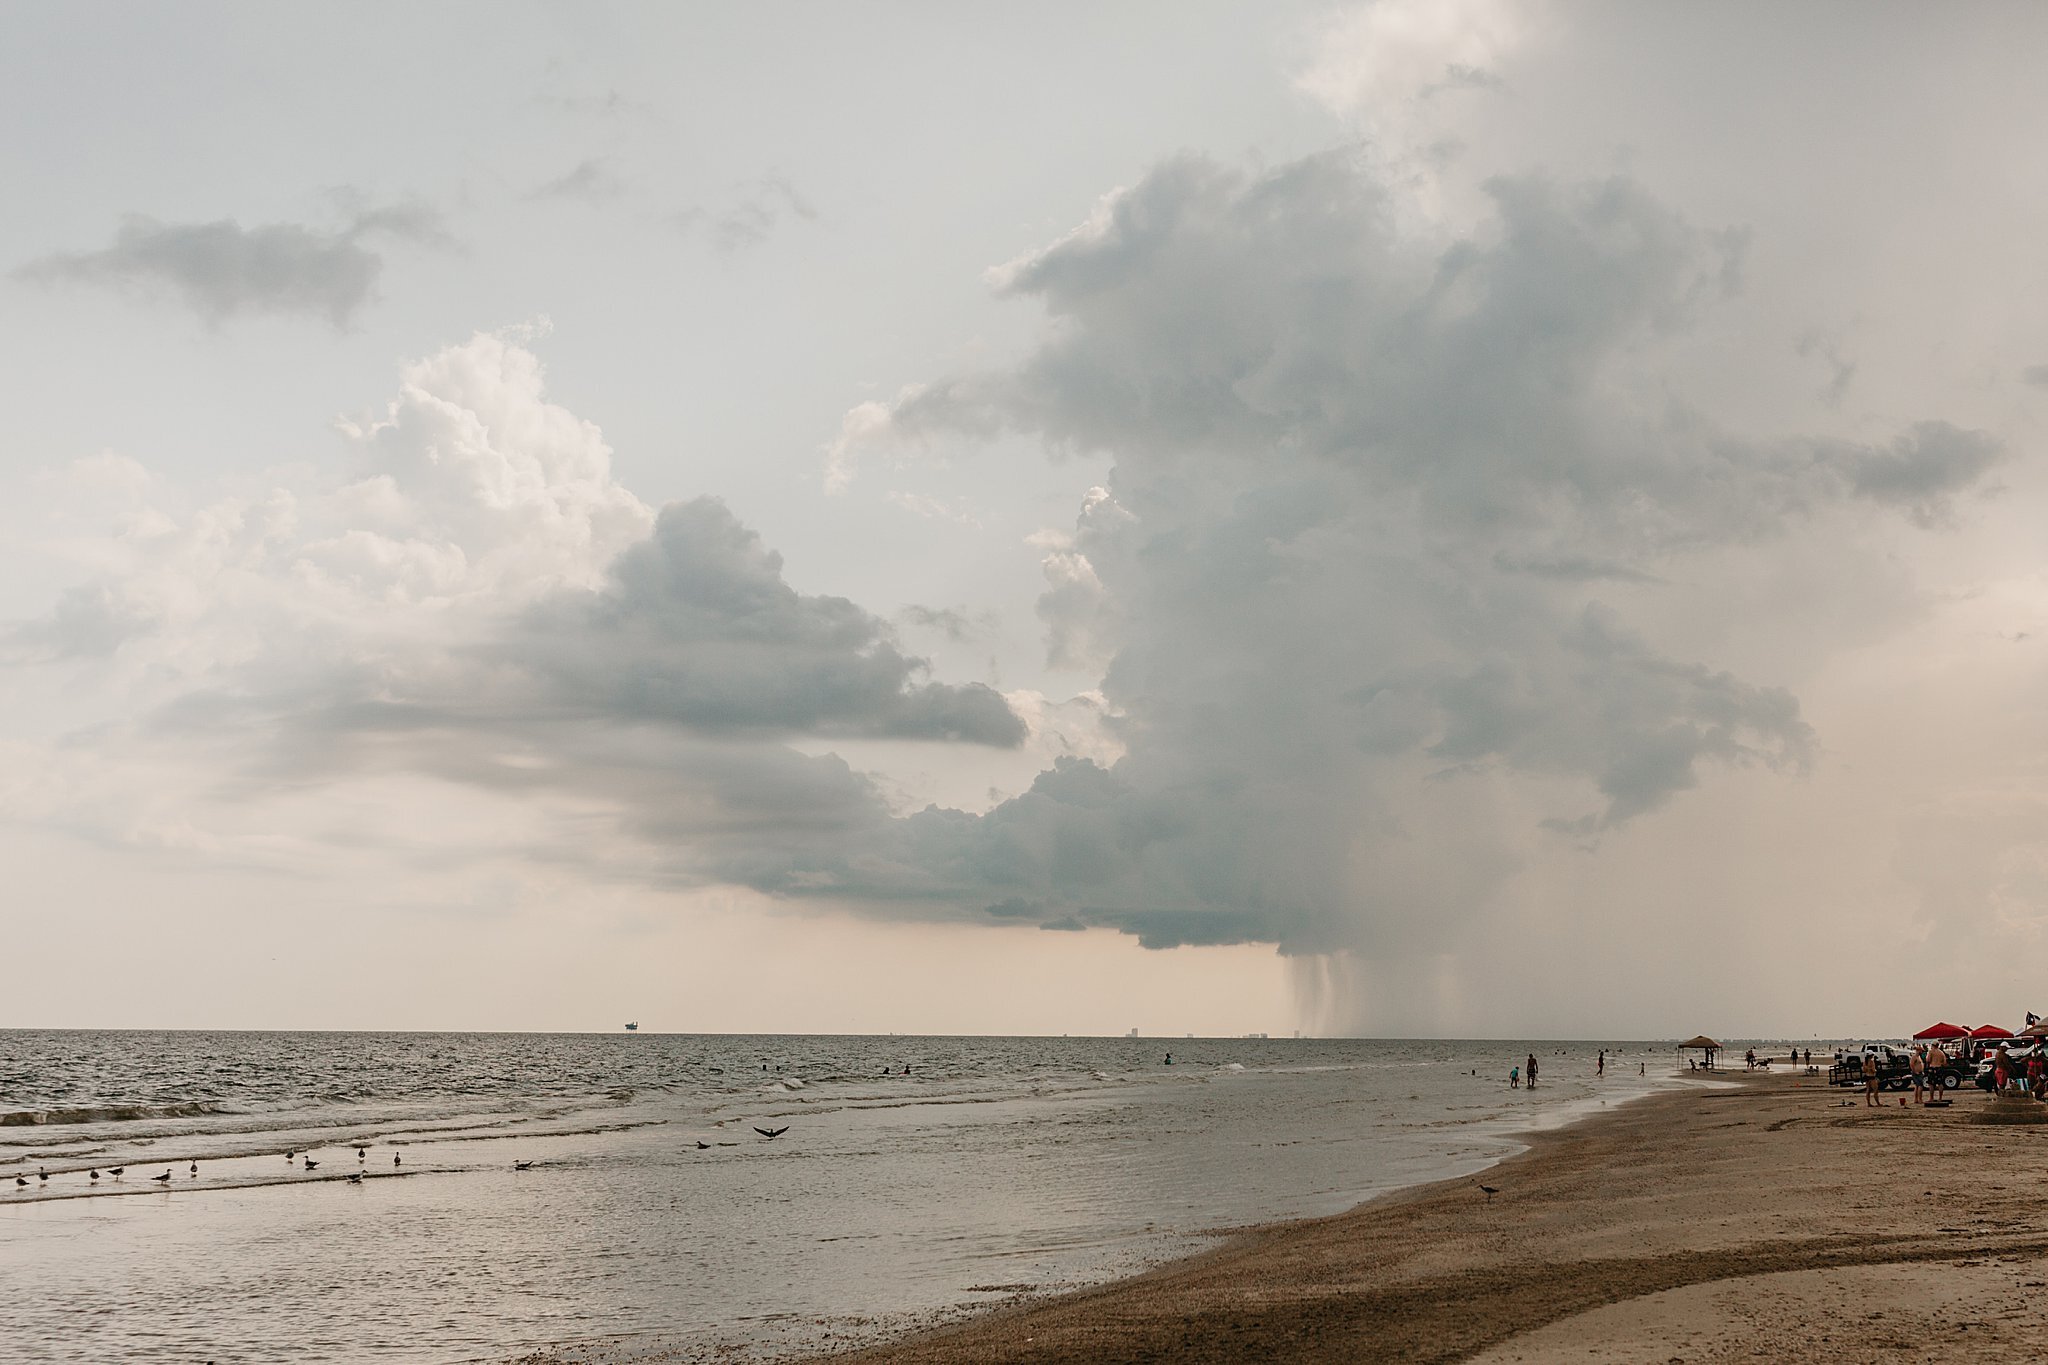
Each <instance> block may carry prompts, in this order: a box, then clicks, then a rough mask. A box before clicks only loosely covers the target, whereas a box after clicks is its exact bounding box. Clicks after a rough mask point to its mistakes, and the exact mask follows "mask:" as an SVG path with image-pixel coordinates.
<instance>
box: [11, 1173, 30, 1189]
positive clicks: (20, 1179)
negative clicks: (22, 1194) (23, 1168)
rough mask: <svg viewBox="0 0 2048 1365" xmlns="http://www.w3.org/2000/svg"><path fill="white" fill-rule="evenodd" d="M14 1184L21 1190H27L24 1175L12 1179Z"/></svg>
mask: <svg viewBox="0 0 2048 1365" xmlns="http://www.w3.org/2000/svg"><path fill="white" fill-rule="evenodd" d="M14 1183H15V1184H16V1185H19V1186H20V1187H21V1188H22V1189H27V1188H28V1177H27V1176H25V1175H18V1176H16V1177H14Z"/></svg>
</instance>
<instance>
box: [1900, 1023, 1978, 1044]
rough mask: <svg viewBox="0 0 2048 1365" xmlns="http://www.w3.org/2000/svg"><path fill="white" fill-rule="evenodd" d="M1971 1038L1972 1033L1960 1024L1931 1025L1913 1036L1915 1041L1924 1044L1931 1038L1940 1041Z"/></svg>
mask: <svg viewBox="0 0 2048 1365" xmlns="http://www.w3.org/2000/svg"><path fill="white" fill-rule="evenodd" d="M1969 1036H1970V1031H1969V1030H1968V1029H1966V1028H1964V1027H1963V1026H1962V1025H1960V1024H1929V1025H1928V1026H1927V1027H1926V1028H1924V1029H1921V1030H1920V1031H1919V1032H1918V1033H1916V1034H1914V1035H1913V1041H1914V1042H1916V1043H1924V1042H1926V1041H1927V1040H1929V1039H1930V1038H1931V1039H1935V1040H1937V1041H1938V1040H1940V1039H1943V1038H1967V1037H1969Z"/></svg>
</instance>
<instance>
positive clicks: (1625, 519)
mask: <svg viewBox="0 0 2048 1365" xmlns="http://www.w3.org/2000/svg"><path fill="white" fill-rule="evenodd" d="M0 31H4V33H5V37H6V41H4V42H0V121H4V124H5V126H7V127H9V128H10V129H13V130H15V135H14V136H13V137H10V138H8V139H5V140H4V141H0V176H4V179H5V183H6V184H8V185H9V186H10V187H12V190H13V193H12V194H10V196H9V198H10V211H9V213H8V214H6V215H5V216H4V217H0V374H4V375H5V379H4V381H0V397H4V400H5V404H6V408H7V413H8V418H9V420H8V421H7V423H6V427H5V434H4V435H0V698H4V699H5V702H6V705H5V706H4V707H0V872H4V883H5V889H4V891H0V930H4V932H0V941H4V945H5V946H4V949H0V951H4V953H5V960H6V961H7V963H8V966H9V970H8V972H7V976H8V978H9V988H8V990H7V991H6V992H4V993H0V1026H29V1027H32V1026H49V1027H218V1028H480V1029H616V1028H617V1027H619V1025H620V1024H621V1023H623V1022H625V1021H626V1020H629V1019H632V1020H637V1021H639V1022H640V1024H641V1026H642V1028H643V1029H649V1030H659V1031H686V1030H687V1031H732V1032H753V1031H804V1032H891V1031H894V1032H926V1033H946V1032H969V1033H1054V1034H1056V1033H1066V1032H1072V1033H1123V1032H1125V1031H1126V1030H1128V1029H1133V1028H1135V1029H1137V1030H1139V1031H1140V1032H1141V1033H1144V1034H1149V1035H1154V1036H1169V1037H1179V1036H1181V1035H1183V1034H1188V1033H1193V1034H1203V1035H1216V1034H1223V1035H1228V1034H1240V1033H1246V1032H1271V1033H1273V1034H1275V1035H1284V1034H1287V1033H1290V1032H1292V1031H1293V1030H1296V1029H1300V1030H1303V1031H1305V1032H1308V1033H1312V1034H1358V1035H1366V1036H1394V1037H1401V1036H1416V1037H1428V1036H1468V1037H1508V1038H1516V1037H1589V1038H1626V1037H1661V1036H1684V1035H1689V1034H1691V1033H1695V1032H1698V1031H1701V1030H1705V1031H1708V1032H1714V1033H1720V1034H1732V1035H1738V1036H1743V1035H1746V1036H1793V1037H1813V1036H1819V1037H1822V1038H1836V1037H1849V1036H1861V1035H1876V1036H1894V1035H1898V1034H1901V1033H1909V1032H1911V1031H1913V1030H1914V1029H1916V1028H1918V1027H1920V1026H1922V1025H1924V1024H1926V1023H1928V1022H1930V1021H1932V1020H1933V1019H1934V1018H1936V1017H1942V1018H1951V1019H1954V1020H1956V1021H1957V1022H1963V1023H1970V1024H1974V1023H1978V1022H1985V1021H1995V1022H2003V1023H2006V1024H2013V1023H2015V1022H2017V1019H2018V1016H2019V1015H2020V1013H2021V1012H2022V1011H2024V1010H2026V1009H2029V1008H2031V1009H2036V1010H2040V1009H2043V997H2042V996H2041V994H2040V987H2039V985H2038V982H2037V981H2036V979H2035V978H2036V973H2034V972H2033V971H2032V970H2031V964H2032V963H2034V962H2035V961H2037V960H2039V959H2040V957H2041V955H2042V953H2043V952H2044V951H2048V936H2044V933H2043V927H2044V910H2048V743H2044V741H2048V717H2044V714H2043V705H2042V698H2043V697H2044V696H2048V688H2044V683H2048V660H2044V655H2043V652H2042V651H2043V648H2044V643H2048V634H2044V631H2048V583H2044V579H2043V572H2042V566H2043V562H2044V560H2043V550H2044V545H2043V540H2044V533H2043V531H2042V529H2041V528H2042V527H2044V526H2048V515H2044V514H2048V477H2044V476H2048V467H2044V459H2048V452H2044V451H2043V449H2042V440H2041V437H2042V424H2043V418H2044V415H2048V315H2044V314H2043V313H2042V312H2041V311H2040V310H2039V309H2038V308H2035V307H2032V306H2030V304H2031V302H2032V301H2033V300H2037V299H2039V298H2041V297H2043V296H2044V294H2048V288H2044V287H2048V254H2044V253H2043V251H2042V249H2041V247H2040V245H2039V244H2040V243H2041V242H2042V241H2044V240H2048V163H2044V162H2043V161H2042V160H2041V158H2040V157H2039V155H2038V144H2039V140H2040V132H2041V130H2042V129H2043V128H2048V89H2044V88H2043V86H2042V84H2041V82H2040V81H2039V80H2038V79H2036V66H2037V63H2036V62H2035V61H2034V60H2032V54H2035V53H2038V52H2039V51H2040V50H2041V45H2042V43H2043V41H2044V40H2048V12H2044V11H2042V10H2041V9H2039V8H2038V7H2031V6H2022V5H1978V6H1961V7H1943V8H1941V9H1939V10H1934V9H1929V8H1926V7H1919V6H1907V5H1866V4H1858V5H1845V4H1827V3H1816V4H1808V5H1802V6H1797V7H1763V6H1756V7H1743V6H1706V5H1694V6H1677V5H1669V6H1640V5H1623V4H1597V3H1579V4H1572V5H1552V4H1545V3H1540V0H1524V2H1520V3H1496V2H1494V0H1431V2H1430V3H1423V2H1422V0H1378V3H1370V4H1365V5H1358V6H1335V7H1333V6H1329V5H1326V4H1319V3H1318V4H1260V5H1227V4H1216V5H1204V6H1197V7H1192V8H1190V7H1188V6H1185V5H1179V4H1163V3H1162V4H1144V3H1131V4H1125V5H1119V6H1039V7H1031V8H1029V9H1028V10H1027V9H1017V10H1002V9H990V8H987V7H967V8H961V7H941V6H933V5H918V4H876V5H865V6H817V5H777V4H759V5H748V6H726V7H713V6H655V5H577V6H573V7H572V6H565V5H553V4H542V5H532V4H528V5H493V6H490V7H484V6H480V5H477V6H465V5H445V6H436V7H432V8H430V9H427V10H424V11H421V10H419V9H417V8H416V7H399V6H396V5H375V4H367V5H361V6H351V7H349V8H347V9H346V10H318V9H315V8H313V7H307V6H282V7H281V6H271V5H229V4H208V5H199V6H177V7H172V6H160V7H149V6H143V7H137V6H130V5H112V4H90V3H88V4H80V5H70V6H63V7H30V6H16V7H12V8H10V9H8V10H7V11H6V12H5V13H4V14H0Z"/></svg>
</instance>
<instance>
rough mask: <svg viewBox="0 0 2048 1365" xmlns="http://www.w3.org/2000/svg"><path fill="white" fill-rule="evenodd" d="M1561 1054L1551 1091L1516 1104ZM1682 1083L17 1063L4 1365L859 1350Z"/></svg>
mask: <svg viewBox="0 0 2048 1365" xmlns="http://www.w3.org/2000/svg"><path fill="white" fill-rule="evenodd" d="M1602 1046H1605V1047H1607V1048H1608V1049H1609V1065H1608V1068H1607V1074H1606V1075H1605V1076H1604V1077H1603V1076H1598V1075H1596V1074H1595V1059H1596V1054H1597V1051H1598V1049H1599V1048H1600V1047H1602ZM1532 1052H1533V1053H1534V1054H1535V1055H1536V1056H1537V1057H1538V1059H1539V1061H1540V1063H1541V1080H1542V1084H1541V1086H1540V1087H1539V1088H1538V1089H1537V1090H1535V1091H1534V1092H1530V1091H1528V1090H1511V1089H1509V1088H1508V1084H1507V1075H1508V1068H1509V1067H1510V1066H1513V1065H1518V1064H1520V1063H1521V1062H1522V1060H1523V1058H1524V1057H1525V1056H1526V1055H1527V1054H1529V1053H1532ZM1169 1054H1170V1055H1171V1057H1172V1062H1171V1064H1170V1065H1169V1064H1168V1062H1167V1060H1166V1058H1167V1057H1168V1055H1169ZM1673 1058H1674V1054H1673V1053H1672V1052H1671V1050H1670V1045H1669V1044H1650V1043H1631V1042H1622V1043H1619V1044H1600V1043H1587V1042H1501V1043H1484V1042H1462V1041H1461V1042H1407V1041H1400V1042H1386V1041H1364V1040H1321V1039H1214V1038H1183V1039H1169V1038H934V1037H910V1036H905V1037H894V1036H891V1037H820V1036H802V1037H790V1036H780V1037H748V1036H734V1035H656V1034H626V1033H619V1034H610V1035H597V1034H504V1033H480V1034H458V1033H199V1032H179V1033H158V1032H125V1031H124V1032H91V1031H34V1030H14V1031H0V1286H4V1287H5V1292H4V1293H0V1359H4V1360H6V1361H8V1362H15V1361H22V1362H30V1361H36V1362H40V1361H93V1362H108V1361H178V1362H202V1361H213V1362H217V1363H218V1365H229V1362H256V1361H263V1362H274V1361H279V1360H291V1361H308V1362H312V1361H337V1362H361V1361H388V1362H403V1363H405V1365H413V1363H415V1362H417V1363H418V1365H445V1363H448V1362H461V1361H505V1360H511V1359H514V1358H517V1357H519V1356H521V1355H526V1354H530V1353H534V1352H537V1351H544V1350H545V1351H552V1352H554V1353H555V1354H556V1355H557V1356H558V1357H559V1358H560V1359H563V1360H596V1359H603V1360H620V1359H630V1358H631V1357H633V1356H634V1355H636V1354H651V1353H656V1352H661V1353H664V1358H666V1359H674V1360H681V1361H693V1360H703V1361H713V1360H716V1361H737V1362H748V1361H762V1360H770V1359H776V1358H780V1357H783V1356H787V1355H790V1354H794V1353H804V1352H812V1351H817V1350H821V1349H826V1348H839V1347H845V1346H850V1345H854V1344H858V1343H864V1342H868V1341H872V1340H875V1339H877V1338H879V1337H883V1336H887V1335H890V1334H894V1333H899V1332H902V1331H905V1330H908V1329H911V1328H914V1327H917V1326H921V1325H924V1324H928V1323H931V1322H935V1321H941V1320H945V1319H946V1318H948V1317H950V1316H954V1315H957V1314H960V1313H963V1312H968V1311H972V1309H973V1308H975V1307H977V1306H983V1305H987V1304H990V1303H995V1302H1002V1301H1004V1300H1006V1299H1007V1298H1009V1297H1011V1296H1014V1295H1018V1294H1041V1293H1048V1292H1053V1291H1056V1290H1059V1289H1064V1288H1069V1287H1073V1286H1077V1285H1082V1284H1087V1283H1091V1282H1096V1281H1100V1280H1103V1279H1107V1278H1111V1277H1114V1276H1117V1275H1121V1274H1126V1273H1130V1272H1132V1271H1135V1270H1138V1269H1142V1268H1143V1267H1145V1266H1147V1265H1151V1264H1156V1263H1157V1262H1159V1261H1162V1260H1165V1259H1169V1258H1171V1257H1175V1256H1180V1255H1185V1254H1188V1253H1191V1252H1194V1251H1198V1250H1201V1249H1203V1248H1204V1247H1207V1246H1210V1245H1213V1244H1214V1241H1215V1239H1216V1238H1218V1237H1219V1236H1222V1235H1224V1234H1226V1233H1227V1232H1228V1231H1229V1230H1230V1229H1231V1228H1233V1227H1241V1226H1244V1225H1246V1224H1251V1223H1258V1222H1266V1221H1270V1220H1273V1219H1280V1218H1297V1217H1305V1216H1313V1215H1320V1214H1329V1213H1336V1212H1339V1211H1341V1210H1343V1209H1346V1208H1349V1207H1351V1206H1352V1205H1354V1204H1357V1203H1359V1202H1360V1201H1362V1200H1364V1199H1367V1198H1369V1197H1371V1196H1373V1195H1374V1194H1378V1193H1382V1192H1384V1191H1387V1190H1390V1189H1394V1188H1398V1187H1401V1186H1404V1185H1410V1184H1415V1183H1419V1182H1422V1181H1427V1180H1434V1179H1439V1178H1443V1177H1447V1176H1453V1175H1458V1174H1461V1173H1471V1172H1476V1171H1478V1170H1481V1169H1483V1168H1484V1167H1485V1166H1487V1165H1489V1164H1491V1163H1492V1162H1494V1161H1496V1160H1498V1159H1499V1158H1501V1157H1502V1156H1505V1155H1508V1154H1510V1153H1512V1152H1513V1151H1515V1150H1517V1143H1516V1141H1515V1134H1516V1133H1518V1132H1526V1131H1528V1130H1530V1129H1532V1128H1537V1127H1542V1126H1546V1125H1552V1124H1558V1123H1564V1122H1568V1121H1570V1120H1571V1119H1573V1118H1575V1117H1577V1116H1580V1115H1583V1114H1586V1113H1588V1112H1593V1111H1597V1110H1598V1109H1599V1108H1600V1107H1601V1106H1603V1105H1611V1104H1616V1103H1620V1102H1623V1101H1625V1100H1627V1099H1629V1098H1632V1097H1634V1096H1637V1095H1640V1094H1643V1093H1646V1092H1647V1091H1649V1090H1651V1089H1653V1088H1657V1087H1660V1086H1666V1085H1670V1084H1673V1083H1674V1081H1675V1078H1674V1075H1673ZM1639 1068H1640V1070H1639ZM762 1130H768V1131H771V1132H773V1131H776V1130H782V1131H780V1133H779V1135H778V1136H775V1137H766V1136H763V1135H762ZM359 1149H360V1154H359ZM287 1152H291V1153H293V1154H294V1155H292V1156H291V1157H289V1158H288V1157H287V1156H286V1155H285V1154H286V1153H287ZM308 1156H310V1157H311V1158H312V1160H313V1162H314V1165H313V1166H312V1167H311V1168H310V1169H309V1168H308V1167H307V1165H306V1159H307V1157H308ZM522 1164H524V1165H525V1169H519V1167H520V1166H521V1165H522ZM195 1165H196V1167H197V1173H196V1174H195V1173H194V1171H193V1167H194V1166H195ZM117 1167H118V1168H121V1171H122V1173H121V1174H120V1175H118V1176H117V1175H115V1174H113V1171H114V1169H115V1168H117ZM91 1171H97V1172H98V1173H99V1178H98V1179H97V1180H94V1179H93V1178H92V1177H91V1176H90V1174H89V1172H91ZM166 1172H168V1173H169V1176H170V1178H169V1179H168V1180H159V1179H156V1177H160V1176H162V1175H163V1174H164V1173H166ZM356 1175H359V1176H361V1179H359V1180H354V1181H352V1180H350V1179H349V1178H348V1177H350V1176H356ZM45 1176H47V1178H43V1177H45ZM18 1180H25V1181H26V1182H27V1183H26V1184H25V1185H22V1184H18V1183H17V1181H18Z"/></svg>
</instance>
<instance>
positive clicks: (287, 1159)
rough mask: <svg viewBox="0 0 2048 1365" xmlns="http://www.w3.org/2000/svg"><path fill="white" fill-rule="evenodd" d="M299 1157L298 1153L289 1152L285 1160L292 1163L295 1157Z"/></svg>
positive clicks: (285, 1155)
mask: <svg viewBox="0 0 2048 1365" xmlns="http://www.w3.org/2000/svg"><path fill="white" fill-rule="evenodd" d="M297 1155H298V1153H297V1152H293V1151H287V1152H286V1153H285V1154H284V1159H285V1160H286V1161H290V1160H291V1159H292V1158H293V1157H295V1156H297Z"/></svg>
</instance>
